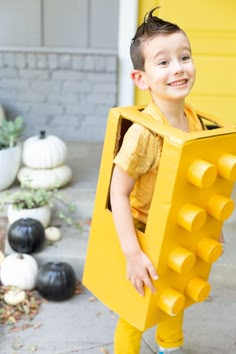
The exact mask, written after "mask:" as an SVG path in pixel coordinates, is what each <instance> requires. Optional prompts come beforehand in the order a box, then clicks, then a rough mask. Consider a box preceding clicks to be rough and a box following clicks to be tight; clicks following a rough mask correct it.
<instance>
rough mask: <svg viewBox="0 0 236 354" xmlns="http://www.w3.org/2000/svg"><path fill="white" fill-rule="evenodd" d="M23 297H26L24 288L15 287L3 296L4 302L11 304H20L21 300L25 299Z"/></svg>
mask: <svg viewBox="0 0 236 354" xmlns="http://www.w3.org/2000/svg"><path fill="white" fill-rule="evenodd" d="M25 299H26V292H25V291H24V290H21V289H19V288H15V287H14V288H12V289H10V290H8V291H7V292H6V293H5V294H4V297H3V300H4V301H5V303H6V304H8V305H12V306H15V305H18V304H20V303H21V302H23V301H25Z"/></svg>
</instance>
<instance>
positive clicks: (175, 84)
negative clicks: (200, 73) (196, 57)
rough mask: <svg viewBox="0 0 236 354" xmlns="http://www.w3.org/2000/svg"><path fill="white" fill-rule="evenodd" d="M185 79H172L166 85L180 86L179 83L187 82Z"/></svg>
mask: <svg viewBox="0 0 236 354" xmlns="http://www.w3.org/2000/svg"><path fill="white" fill-rule="evenodd" d="M187 81H188V80H187V79H182V80H178V81H173V82H170V83H169V84H168V86H181V85H184V84H186V83H187Z"/></svg>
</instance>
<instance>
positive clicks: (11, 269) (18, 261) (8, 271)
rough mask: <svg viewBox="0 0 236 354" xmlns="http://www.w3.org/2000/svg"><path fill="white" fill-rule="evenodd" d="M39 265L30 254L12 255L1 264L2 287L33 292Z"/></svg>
mask: <svg viewBox="0 0 236 354" xmlns="http://www.w3.org/2000/svg"><path fill="white" fill-rule="evenodd" d="M37 275H38V264H37V262H36V260H35V259H34V258H33V257H32V256H30V255H29V254H19V253H12V254H10V255H9V256H7V257H5V258H4V260H3V262H2V264H1V273H0V278H1V282H2V285H4V286H15V287H17V288H19V289H22V290H32V289H34V287H35V284H36V278H37Z"/></svg>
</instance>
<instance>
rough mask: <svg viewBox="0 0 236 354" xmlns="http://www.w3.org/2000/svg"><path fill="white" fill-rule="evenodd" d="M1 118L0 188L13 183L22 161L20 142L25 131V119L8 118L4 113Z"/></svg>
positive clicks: (2, 188)
mask: <svg viewBox="0 0 236 354" xmlns="http://www.w3.org/2000/svg"><path fill="white" fill-rule="evenodd" d="M2 112H3V111H2V109H1V117H0V118H1V119H0V171H1V174H0V190H4V189H6V188H8V187H10V186H11V185H12V183H13V182H14V180H15V178H16V175H17V172H18V170H19V168H20V163H21V146H20V144H18V141H19V139H20V138H21V136H22V133H23V119H22V117H16V118H15V119H14V120H7V119H6V118H5V117H4V116H3V113H2Z"/></svg>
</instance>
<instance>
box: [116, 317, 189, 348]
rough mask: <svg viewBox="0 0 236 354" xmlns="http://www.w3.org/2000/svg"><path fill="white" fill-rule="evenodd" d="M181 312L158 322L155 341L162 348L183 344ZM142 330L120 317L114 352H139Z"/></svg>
mask: <svg viewBox="0 0 236 354" xmlns="http://www.w3.org/2000/svg"><path fill="white" fill-rule="evenodd" d="M182 323H183V312H181V313H180V314H178V315H177V316H175V317H170V318H169V319H168V320H166V321H163V322H160V323H159V324H158V327H157V331H156V341H157V343H158V345H159V346H161V347H163V348H175V347H179V346H181V345H182V344H183V332H182ZM142 334H143V332H142V331H140V330H138V329H137V328H135V327H133V326H132V325H131V324H130V323H128V322H126V321H125V320H123V319H122V318H120V319H119V320H118V323H117V326H116V330H115V338H114V354H139V352H140V345H141V339H142Z"/></svg>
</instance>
